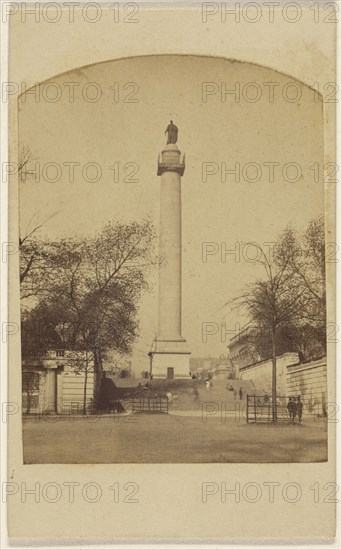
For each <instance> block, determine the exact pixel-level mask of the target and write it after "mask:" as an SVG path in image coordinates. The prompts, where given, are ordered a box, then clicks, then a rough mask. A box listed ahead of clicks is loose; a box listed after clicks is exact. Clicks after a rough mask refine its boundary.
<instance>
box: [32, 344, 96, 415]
mask: <svg viewBox="0 0 342 550" xmlns="http://www.w3.org/2000/svg"><path fill="white" fill-rule="evenodd" d="M101 377H102V369H101V367H96V366H95V362H94V356H93V352H91V351H77V352H76V351H71V350H61V349H60V350H49V351H48V352H47V353H46V354H45V355H44V356H43V357H39V358H37V357H32V358H27V359H25V360H23V363H22V407H23V413H24V414H29V413H39V414H64V413H74V414H77V413H83V412H84V409H85V410H86V412H91V411H92V410H93V407H94V404H96V403H97V400H98V397H99V388H100V380H101Z"/></svg>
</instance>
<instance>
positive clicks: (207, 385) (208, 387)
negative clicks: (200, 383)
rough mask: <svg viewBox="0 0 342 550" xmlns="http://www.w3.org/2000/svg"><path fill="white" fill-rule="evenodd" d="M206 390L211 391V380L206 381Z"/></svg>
mask: <svg viewBox="0 0 342 550" xmlns="http://www.w3.org/2000/svg"><path fill="white" fill-rule="evenodd" d="M205 389H206V390H207V391H209V390H210V380H206V381H205Z"/></svg>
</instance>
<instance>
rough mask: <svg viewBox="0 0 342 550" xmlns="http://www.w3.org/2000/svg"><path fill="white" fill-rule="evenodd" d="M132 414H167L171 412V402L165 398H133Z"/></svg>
mask: <svg viewBox="0 0 342 550" xmlns="http://www.w3.org/2000/svg"><path fill="white" fill-rule="evenodd" d="M132 412H133V413H134V412H144V413H166V414H168V412H169V401H168V398H167V397H166V396H165V397H164V396H163V397H162V396H157V397H145V396H141V397H133V398H132Z"/></svg>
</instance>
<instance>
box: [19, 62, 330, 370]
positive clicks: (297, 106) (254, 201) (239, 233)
mask: <svg viewBox="0 0 342 550" xmlns="http://www.w3.org/2000/svg"><path fill="white" fill-rule="evenodd" d="M51 82H53V83H54V84H52V85H50V87H48V84H51ZM293 82H294V80H293V79H292V78H291V77H288V76H284V75H281V74H279V73H276V72H274V71H272V70H270V69H266V68H264V67H258V66H255V65H251V64H248V63H239V62H230V61H227V60H223V59H216V58H209V57H208V58H206V57H193V56H186V57H185V56H156V57H141V58H131V59H124V60H120V61H113V62H106V63H101V64H98V65H93V66H90V67H86V68H83V69H80V70H75V71H72V72H69V73H66V74H64V75H61V76H58V77H55V78H54V79H53V80H52V81H49V83H46V84H45V85H43V87H42V88H41V90H40V99H39V101H36V99H37V97H35V96H34V95H33V94H29V95H27V96H26V98H25V102H24V101H21V102H20V101H19V107H20V117H19V136H20V147H28V148H29V149H30V150H31V152H32V157H33V158H34V162H36V163H39V167H38V166H37V167H38V169H39V172H40V181H39V182H35V181H34V180H32V179H31V180H29V181H26V183H23V184H21V193H20V220H21V226H22V230H23V231H25V228H26V227H27V225H28V224H29V223H30V222H31V223H32V219H33V218H34V219H40V220H43V219H44V218H46V217H48V216H49V215H50V214H52V213H54V212H56V211H58V212H59V213H58V215H57V216H55V217H54V218H53V219H51V220H50V221H49V222H47V223H46V224H45V226H44V228H43V229H42V230H41V233H42V235H46V236H47V237H49V238H56V237H68V236H73V235H76V234H78V235H85V234H91V233H93V232H95V231H97V230H99V229H101V227H102V226H103V225H104V224H105V223H107V222H108V221H110V220H114V221H115V220H119V219H120V220H131V219H142V218H144V217H146V216H147V215H150V216H151V217H152V219H153V221H154V223H155V225H156V229H157V231H158V223H159V222H158V218H159V177H158V176H157V158H158V153H159V152H160V151H161V150H162V148H163V145H164V144H165V143H166V139H165V137H164V131H165V128H166V126H167V124H168V122H169V120H170V118H172V119H173V121H174V123H175V124H177V126H178V128H179V141H178V147H179V149H180V150H181V151H182V152H184V153H185V154H186V169H185V173H184V176H183V178H182V219H183V222H182V223H183V289H182V293H183V330H182V332H183V335H184V336H185V337H186V338H187V341H188V344H189V347H190V349H191V350H192V355H193V356H194V357H199V356H203V357H204V356H208V355H211V356H219V355H221V354H222V353H226V352H227V347H226V346H227V343H228V339H229V336H228V335H227V336H226V340H227V341H226V342H224V341H221V340H222V338H221V335H220V334H219V333H217V334H215V335H213V336H208V339H207V342H203V341H202V340H203V339H202V329H203V323H207V322H213V323H217V326H218V327H219V326H220V325H221V323H225V325H224V326H223V328H226V329H227V330H229V329H230V330H234V327H235V322H238V321H240V322H241V324H243V322H244V319H242V318H241V319H239V318H238V315H237V312H234V313H230V314H229V312H228V310H227V309H222V306H223V305H224V303H225V302H227V301H228V300H229V299H231V298H233V297H234V296H236V295H238V294H239V292H240V291H241V289H242V288H243V287H244V285H245V284H246V283H248V282H250V281H252V280H253V279H254V278H255V277H256V276H257V275H259V274H260V268H259V267H258V266H256V265H255V264H253V263H251V262H249V261H246V260H248V257H247V256H248V255H249V257H250V258H252V257H253V248H251V247H250V248H248V247H246V246H245V244H244V243H249V242H257V243H260V244H262V243H265V242H270V241H273V240H275V239H276V238H277V236H278V235H279V233H280V232H281V231H282V230H283V229H284V227H285V226H286V225H287V224H292V225H294V226H296V227H298V228H299V229H300V228H302V227H304V226H305V225H306V224H307V222H308V221H309V220H310V219H311V218H313V217H316V216H318V215H319V214H321V213H322V212H323V184H322V181H321V178H319V179H317V178H316V179H317V181H315V178H314V171H313V170H312V169H310V166H313V165H314V163H319V164H320V165H322V162H323V126H322V105H321V103H320V102H318V101H317V97H316V96H315V95H314V93H313V92H312V91H311V90H309V89H307V88H305V86H304V85H299V84H297V87H295V85H293ZM94 83H96V84H94ZM132 83H134V84H132ZM203 83H208V84H207V87H208V90H209V91H211V92H212V95H208V96H207V101H206V102H204V101H203ZM248 83H249V85H247V84H248ZM251 83H256V84H257V87H256V86H255V84H251ZM289 83H290V84H289ZM233 88H234V89H235V90H236V96H235V97H234V96H233V95H231V94H230V95H226V96H225V94H224V91H225V90H226V91H227V90H229V89H233ZM72 90H73V91H72ZM238 90H240V92H239V91H238ZM271 90H273V91H274V100H273V101H270V97H271ZM221 91H222V92H223V96H222V95H221ZM56 93H58V95H59V96H60V97H58V98H57V99H58V100H57V101H55V102H53V99H54V97H56ZM256 93H258V94H259V96H260V98H259V100H258V101H255V102H253V101H252V100H253V99H254V98H255V94H256ZM72 94H73V95H74V97H73V98H72ZM296 94H298V101H289V100H285V99H284V96H285V98H287V99H293V98H295V96H296ZM299 94H300V96H301V97H300V98H299ZM96 95H97V97H98V98H99V99H98V100H97V101H94V102H92V101H90V100H91V99H93V98H95V97H96ZM70 98H72V99H73V100H72V101H71V100H70ZM87 98H88V99H87ZM222 99H226V101H222ZM124 100H125V101H124ZM129 100H131V101H132V100H135V102H129ZM48 163H57V164H58V166H60V169H59V173H58V175H57V180H58V181H56V182H54V183H53V182H52V181H47V179H50V180H51V179H52V178H54V177H55V175H56V174H57V172H56V169H54V168H53V167H52V166H50V168H48V169H47V167H48ZM65 163H69V165H66V164H65ZM70 163H78V164H75V165H74V181H70V179H71V178H70V173H71V171H72V170H71V168H70V166H71V165H70ZM87 163H97V165H99V166H100V167H101V176H100V175H99V174H98V177H99V180H98V181H97V182H89V181H86V180H87V179H88V180H89V179H91V178H95V176H96V171H95V169H94V168H92V167H91V166H89V167H88V168H87V166H86V165H87ZM127 163H132V164H128V165H127ZM203 163H212V164H210V167H209V168H210V169H211V170H215V171H216V170H217V173H216V174H213V175H208V177H207V181H206V182H204V181H203ZM222 163H225V166H226V169H227V170H229V169H233V168H234V166H235V164H236V163H239V164H240V181H239V182H236V181H234V176H233V175H228V174H227V176H226V181H221V179H222V178H221V173H222V170H221V165H222ZM248 163H257V165H259V166H260V168H259V169H258V170H259V175H260V177H258V178H257V181H254V182H251V181H247V180H248V179H252V178H254V177H255V175H256V168H255V166H254V167H253V166H252V165H250V167H249V168H248V166H246V165H247V164H248ZM265 163H279V165H276V166H275V167H274V176H275V177H274V181H270V180H271V179H272V178H270V172H271V168H270V165H269V164H268V165H265ZM286 163H297V164H298V165H299V166H300V169H301V171H302V178H301V179H300V180H299V181H297V182H289V181H285V180H284V177H283V175H282V173H285V176H286V177H287V179H290V178H294V177H295V170H294V169H293V168H291V167H289V168H288V171H287V172H286V168H284V166H285V165H286ZM33 164H34V163H33ZM125 165H126V167H125ZM31 167H32V163H31ZM110 167H114V169H113V168H112V169H111V168H110ZM117 169H119V173H118V172H117ZM133 169H134V170H135V171H136V174H135V175H134V176H132V178H135V179H138V182H129V181H124V178H125V177H126V178H127V176H129V173H130V172H131V171H132V170H133ZM284 170H285V172H284ZM82 171H83V175H82ZM115 178H116V179H119V181H115ZM95 179H96V178H95ZM203 243H216V245H211V246H212V250H213V251H214V252H215V254H213V255H211V256H208V258H207V261H206V262H205V263H204V262H203V256H202V249H203ZM236 243H240V245H237V244H236ZM235 247H236V251H237V254H236V255H235V256H234V255H233V254H231V255H227V256H226V262H223V261H222V258H221V254H220V252H221V249H223V250H224V249H225V248H226V249H234V248H235ZM216 250H218V252H216ZM239 251H240V257H239V255H238V253H239ZM151 285H152V290H151V292H150V293H149V294H147V295H145V296H144V298H143V300H142V302H141V307H140V325H141V337H140V340H139V341H138V342H137V344H136V346H135V351H134V360H133V364H134V366H135V367H136V370H137V371H141V370H142V369H143V368H148V357H147V355H146V354H147V352H148V350H149V345H150V343H151V341H152V338H153V337H154V326H156V324H157V288H158V287H157V272H156V271H155V272H154V273H153V274H152V276H151ZM223 340H224V338H223Z"/></svg>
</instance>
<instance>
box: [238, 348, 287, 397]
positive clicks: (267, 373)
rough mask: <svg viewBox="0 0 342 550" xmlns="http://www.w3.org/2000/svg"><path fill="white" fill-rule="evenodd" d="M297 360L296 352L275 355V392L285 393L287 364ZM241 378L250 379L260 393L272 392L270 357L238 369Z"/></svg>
mask: <svg viewBox="0 0 342 550" xmlns="http://www.w3.org/2000/svg"><path fill="white" fill-rule="evenodd" d="M296 362H298V354H297V353H292V352H289V353H284V354H283V355H280V356H279V357H277V394H278V395H279V396H286V395H287V385H286V384H287V381H286V375H287V366H288V365H291V364H293V363H296ZM239 377H240V378H241V380H251V381H252V382H253V383H254V385H255V387H256V389H257V391H259V392H260V394H261V395H263V394H265V393H267V394H269V395H270V394H271V393H272V359H267V360H265V361H260V362H258V363H255V364H254V365H250V366H248V367H242V368H241V369H240V370H239Z"/></svg>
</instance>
